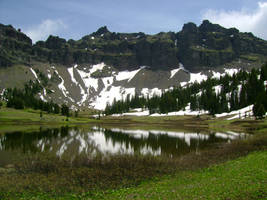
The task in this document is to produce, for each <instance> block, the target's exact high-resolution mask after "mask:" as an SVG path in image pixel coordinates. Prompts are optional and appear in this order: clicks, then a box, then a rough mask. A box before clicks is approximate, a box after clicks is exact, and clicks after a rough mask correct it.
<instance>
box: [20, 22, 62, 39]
mask: <svg viewBox="0 0 267 200" xmlns="http://www.w3.org/2000/svg"><path fill="white" fill-rule="evenodd" d="M65 28H66V25H65V24H64V23H63V22H62V21H61V20H59V19H57V20H51V19H46V20H44V21H42V23H41V24H39V25H37V26H33V27H31V28H29V29H28V30H26V31H25V33H26V34H27V35H28V36H29V37H30V38H31V39H32V41H33V42H34V43H35V42H36V41H38V40H46V39H47V37H48V36H49V35H52V34H53V35H55V34H57V33H58V32H59V31H60V30H62V29H65Z"/></svg>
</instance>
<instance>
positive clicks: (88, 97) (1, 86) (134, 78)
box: [0, 20, 267, 110]
mask: <svg viewBox="0 0 267 200" xmlns="http://www.w3.org/2000/svg"><path fill="white" fill-rule="evenodd" d="M266 55H267V41H264V40H262V39H259V38H256V37H254V36H253V35H252V34H250V33H240V32H239V31H238V30H237V29H234V28H231V29H226V28H223V27H221V26H220V25H217V24H211V23H210V22H209V21H207V20H206V21H203V23H202V24H201V25H200V26H197V25H195V24H194V23H187V24H185V25H184V27H183V29H182V30H181V31H180V32H177V33H174V32H167V33H164V32H161V33H158V34H155V35H146V34H144V33H114V32H110V31H109V30H108V29H107V27H101V28H99V29H98V30H97V31H96V32H94V33H92V34H89V35H86V36H84V37H82V38H81V39H80V40H77V41H74V40H68V41H66V40H65V39H63V38H59V37H58V36H49V37H48V39H47V40H46V41H38V42H37V43H36V44H32V41H31V39H30V38H29V37H27V36H26V35H25V34H24V33H22V32H21V31H20V30H16V29H14V28H13V27H12V26H10V25H9V26H5V25H1V24H0V94H3V92H4V90H5V89H7V88H14V87H17V88H21V87H23V86H24V84H25V83H27V82H29V81H35V82H38V83H40V85H41V86H42V90H41V91H40V92H39V94H38V97H39V98H40V99H42V100H44V101H51V100H52V101H54V102H56V103H59V104H63V103H64V104H67V105H70V106H73V108H88V107H90V108H94V109H100V110H103V109H105V106H106V104H107V103H109V104H111V103H112V102H113V100H114V99H115V98H116V99H117V100H120V99H125V98H127V96H129V95H130V96H135V95H142V96H150V97H151V96H153V95H161V94H163V93H164V92H165V91H167V90H169V89H170V88H174V87H177V86H185V85H186V84H187V83H193V82H195V81H197V82H200V81H201V80H205V79H207V78H208V77H214V76H216V77H220V75H222V74H226V73H227V70H228V71H229V70H230V71H235V70H239V69H245V70H250V69H252V68H253V67H260V66H261V65H262V63H264V62H265V61H266ZM234 68H235V69H234Z"/></svg>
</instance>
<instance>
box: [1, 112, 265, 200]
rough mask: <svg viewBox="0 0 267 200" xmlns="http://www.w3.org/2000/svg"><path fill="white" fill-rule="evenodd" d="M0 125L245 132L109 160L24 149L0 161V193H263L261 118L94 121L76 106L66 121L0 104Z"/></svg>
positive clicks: (25, 128) (187, 195) (55, 195)
mask: <svg viewBox="0 0 267 200" xmlns="http://www.w3.org/2000/svg"><path fill="white" fill-rule="evenodd" d="M0 124H1V125H0V133H9V132H14V131H24V132H28V131H36V130H40V127H42V128H44V129H45V128H46V127H49V128H53V127H55V128H56V127H60V126H69V127H71V126H73V127H75V126H81V127H83V126H84V127H87V126H101V127H103V128H114V127H119V128H123V129H130V130H138V129H141V130H151V129H154V130H155V129H156V130H169V131H182V132H186V131H189V132H190V130H195V131H196V132H215V131H217V132H220V131H221V132H224V131H236V132H245V133H251V134H253V137H249V138H247V139H244V140H237V141H233V142H231V143H224V144H217V145H215V146H213V147H212V148H209V149H203V150H201V151H199V152H197V153H196V152H192V153H189V154H187V155H184V156H181V157H178V158H175V159H173V158H168V157H164V156H156V157H155V156H149V155H126V156H116V155H114V156H112V157H110V158H109V159H104V158H103V157H101V156H97V157H95V158H93V159H89V158H88V157H87V156H80V157H78V158H76V159H75V160H73V161H72V162H69V161H68V160H65V159H59V158H57V157H56V156H54V155H49V154H48V155H47V154H42V153H40V154H38V155H36V156H30V155H25V157H23V158H21V160H19V161H18V162H17V163H15V164H14V165H12V166H10V165H9V166H5V167H2V168H0V179H1V183H0V198H1V199H90V198H91V199H148V198H149V199H158V198H159V196H160V198H163V199H170V198H171V199H173V198H175V199H194V198H197V197H198V196H201V197H203V198H204V199H214V198H217V197H218V198H219V199H227V198H231V199H240V197H242V199H264V198H266V196H267V194H266V193H265V192H264V191H266V189H267V188H266V185H267V184H266V178H267V177H266V173H263V172H265V171H266V162H265V161H266V152H267V149H266V147H267V134H266V128H267V126H266V124H267V121H266V120H253V119H246V120H239V119H235V120H224V119H223V118H213V117H211V116H208V115H203V116H199V117H196V116H171V117H170V116H164V117H148V116H143V117H135V116H124V117H101V118H100V119H99V120H98V119H92V118H90V117H89V116H88V115H86V114H84V113H83V114H81V116H80V117H78V118H74V117H69V118H68V120H67V121H66V117H64V116H59V115H51V114H46V113H44V114H43V116H42V118H40V114H39V112H38V111H33V110H14V109H7V108H2V109H0ZM220 174H222V175H223V176H221V175H220ZM14 180H16V181H15V182H14ZM255 182H256V183H257V184H252V187H248V184H247V183H255ZM209 183H213V184H209ZM222 183H224V184H222ZM150 186H151V187H150ZM249 186H251V184H250V185H249ZM225 187H226V188H227V190H226V189H225ZM190 188H191V189H190ZM203 188H204V189H203ZM153 191H157V192H156V193H155V192H153Z"/></svg>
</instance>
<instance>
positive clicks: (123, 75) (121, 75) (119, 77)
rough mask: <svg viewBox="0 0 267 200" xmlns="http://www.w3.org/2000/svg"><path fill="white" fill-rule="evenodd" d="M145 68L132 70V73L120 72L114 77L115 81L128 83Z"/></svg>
mask: <svg viewBox="0 0 267 200" xmlns="http://www.w3.org/2000/svg"><path fill="white" fill-rule="evenodd" d="M144 68H145V67H140V68H139V69H137V70H134V71H122V72H119V73H118V75H117V76H116V80H117V81H122V80H126V79H128V82H130V81H131V80H132V79H133V77H135V75H136V74H137V73H138V72H139V71H140V70H142V69H144Z"/></svg>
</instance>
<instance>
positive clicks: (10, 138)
mask: <svg viewBox="0 0 267 200" xmlns="http://www.w3.org/2000/svg"><path fill="white" fill-rule="evenodd" d="M68 131H69V128H68V127H61V128H60V129H58V128H55V129H45V130H43V129H42V128H40V131H39V132H13V133H9V134H5V135H3V136H2V137H0V143H1V145H0V146H1V149H0V150H20V151H22V152H23V153H26V152H33V153H35V152H39V151H40V149H39V148H38V146H37V145H36V144H37V142H38V141H41V140H42V141H47V142H49V141H52V140H54V139H56V138H59V137H60V138H63V137H66V136H67V135H68Z"/></svg>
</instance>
